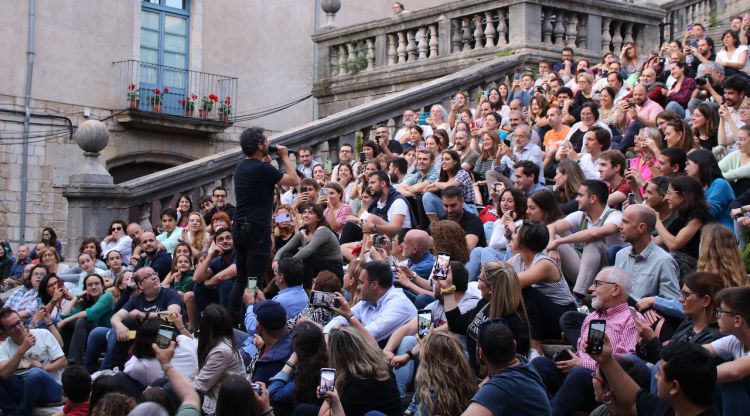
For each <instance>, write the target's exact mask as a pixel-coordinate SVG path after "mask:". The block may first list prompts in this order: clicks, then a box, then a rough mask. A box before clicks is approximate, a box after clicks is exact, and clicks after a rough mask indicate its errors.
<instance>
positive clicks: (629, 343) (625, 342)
mask: <svg viewBox="0 0 750 416" xmlns="http://www.w3.org/2000/svg"><path fill="white" fill-rule="evenodd" d="M638 317H639V319H643V317H642V316H641V314H638ZM594 319H604V320H605V321H607V326H606V327H605V329H604V332H605V333H606V334H607V337H608V338H609V342H610V343H612V354H613V355H625V354H631V353H633V352H634V351H635V344H636V341H637V340H638V330H636V329H635V323H633V316H632V315H631V314H630V309H629V308H628V304H627V303H623V304H620V305H617V306H615V307H614V308H611V309H607V311H606V312H604V313H602V312H599V311H596V310H595V311H593V312H591V313H590V314H589V315H588V316H587V317H586V319H585V320H584V321H583V325H581V337H580V338H579V339H578V353H577V354H578V357H580V358H581V366H583V367H586V368H588V369H591V370H595V369H596V361H594V359H593V358H591V356H590V355H588V354H586V352H585V351H584V348H583V341H584V340H585V339H586V338H587V336H588V335H587V334H588V333H589V324H590V323H591V321H592V320H594Z"/></svg>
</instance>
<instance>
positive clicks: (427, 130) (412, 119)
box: [394, 109, 432, 145]
mask: <svg viewBox="0 0 750 416" xmlns="http://www.w3.org/2000/svg"><path fill="white" fill-rule="evenodd" d="M418 118H419V116H418V115H417V113H416V112H415V111H414V110H411V109H408V110H406V111H404V117H403V121H404V124H403V127H401V128H400V129H399V130H398V131H397V132H396V136H395V137H394V139H395V140H398V142H399V143H401V144H402V145H404V144H406V143H407V142H408V141H409V129H411V128H412V127H414V126H416V125H417V121H418ZM421 127H422V130H423V131H422V137H427V136H430V135H432V128H431V127H430V126H421Z"/></svg>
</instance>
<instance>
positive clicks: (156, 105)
mask: <svg viewBox="0 0 750 416" xmlns="http://www.w3.org/2000/svg"><path fill="white" fill-rule="evenodd" d="M151 111H153V112H154V113H161V103H151Z"/></svg>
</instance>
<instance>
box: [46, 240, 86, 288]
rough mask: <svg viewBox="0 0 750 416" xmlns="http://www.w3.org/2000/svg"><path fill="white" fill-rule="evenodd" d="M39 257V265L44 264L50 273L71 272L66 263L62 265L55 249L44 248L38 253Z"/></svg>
mask: <svg viewBox="0 0 750 416" xmlns="http://www.w3.org/2000/svg"><path fill="white" fill-rule="evenodd" d="M37 255H38V256H39V264H43V265H44V267H46V269H47V271H48V272H49V273H55V274H58V275H59V274H64V273H66V272H67V271H68V270H70V266H68V265H67V264H65V263H61V261H62V259H61V258H60V254H59V253H58V252H57V250H56V249H55V248H54V247H44V248H43V249H41V250H39V252H38V253H37ZM75 280H76V283H78V275H76V276H75Z"/></svg>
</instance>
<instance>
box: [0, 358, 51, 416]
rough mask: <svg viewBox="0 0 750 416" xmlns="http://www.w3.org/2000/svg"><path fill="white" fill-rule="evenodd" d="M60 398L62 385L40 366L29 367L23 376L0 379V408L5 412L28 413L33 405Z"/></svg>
mask: <svg viewBox="0 0 750 416" xmlns="http://www.w3.org/2000/svg"><path fill="white" fill-rule="evenodd" d="M61 399H62V386H61V385H59V384H57V382H56V381H55V379H53V378H52V376H51V375H50V374H49V373H48V372H46V371H44V370H42V369H41V368H32V369H30V370H29V371H28V372H27V373H26V376H25V377H23V378H21V377H18V376H10V377H9V378H7V379H0V409H1V410H2V411H3V413H5V414H19V415H30V414H31V410H32V409H33V408H34V406H35V405H37V404H43V403H56V402H59V401H60V400H61ZM16 404H17V406H16Z"/></svg>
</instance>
